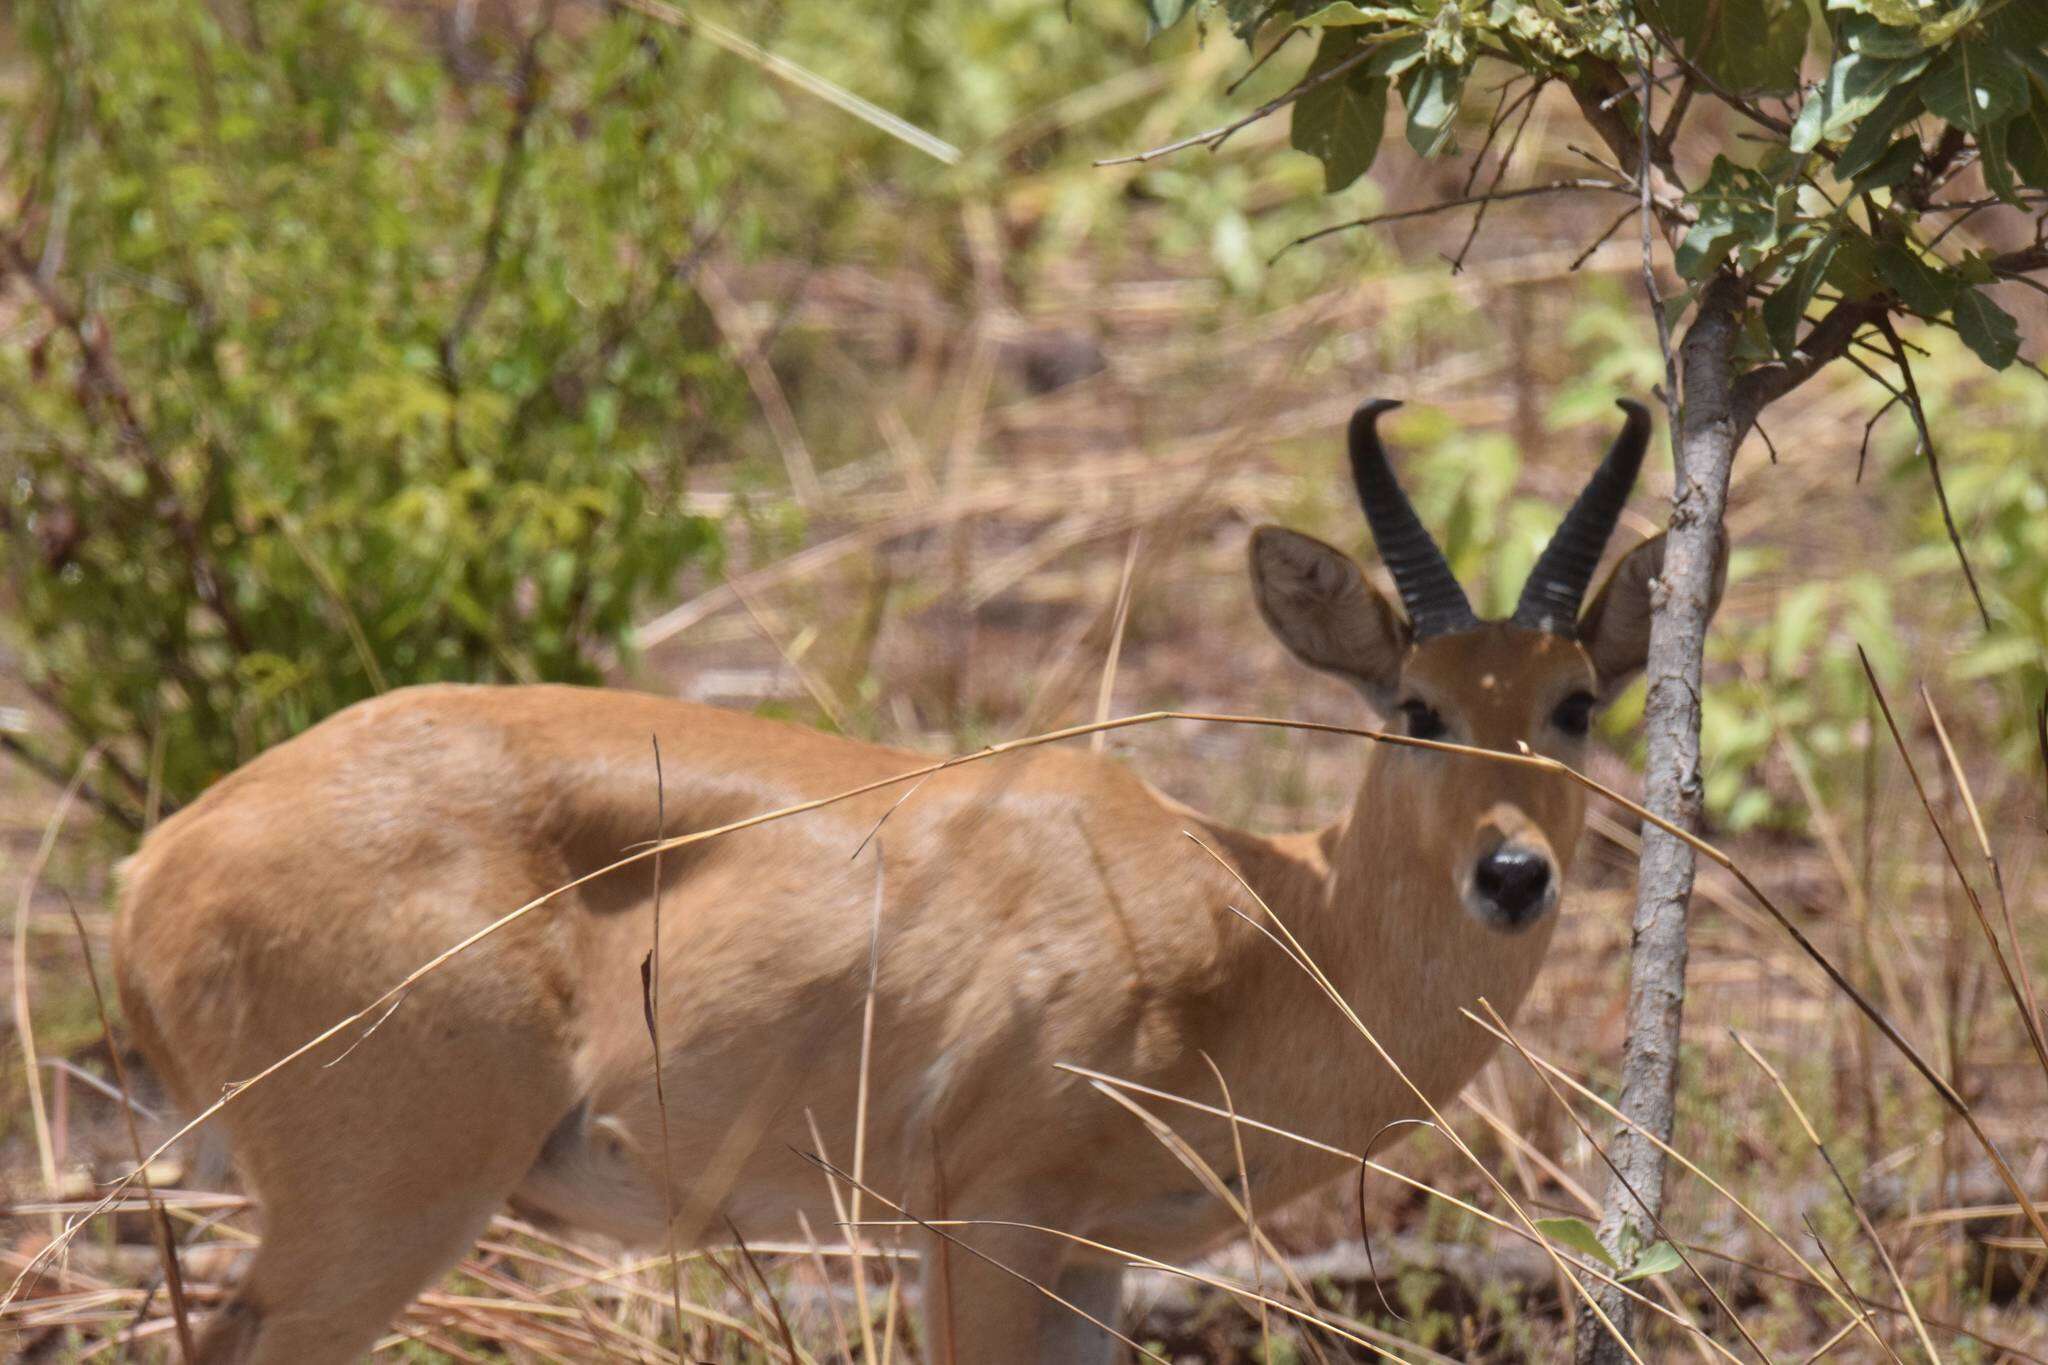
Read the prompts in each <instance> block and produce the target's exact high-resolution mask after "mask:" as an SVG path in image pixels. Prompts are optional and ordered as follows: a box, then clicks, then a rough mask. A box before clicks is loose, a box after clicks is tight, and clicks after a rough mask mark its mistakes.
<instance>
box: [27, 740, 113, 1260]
mask: <svg viewBox="0 0 2048 1365" xmlns="http://www.w3.org/2000/svg"><path fill="white" fill-rule="evenodd" d="M99 755H100V746H99V745H97V744H95V745H94V746H93V747H92V748H90V749H87V750H86V751H85V756H84V757H83V758H81V759H79V760H78V767H77V768H76V769H75V770H74V771H73V772H72V774H71V780H70V781H69V782H68V783H66V784H65V786H64V790H63V791H62V792H61V793H59V794H58V797H57V804H56V805H54V806H52V807H51V808H50V818H49V819H48V820H47V821H46V822H44V825H43V837H42V839H41V840H40V841H39V842H38V843H37V844H36V851H35V854H34V856H32V857H31V858H30V859H29V862H28V870H27V871H26V872H24V873H23V874H22V878H21V892H20V894H19V895H18V896H17V897H16V898H15V902H14V964H13V965H14V1032H15V1036H16V1037H17V1038H19V1039H20V1040H21V1068H22V1078H23V1080H24V1081H25V1082H26V1083H27V1085H28V1112H29V1129H30V1131H31V1132H33V1133H34V1134H35V1140H36V1165H37V1167H38V1168H39V1171H40V1173H41V1175H42V1177H43V1189H44V1191H45V1192H46V1193H48V1195H49V1197H50V1198H52V1199H57V1198H60V1197H62V1193H63V1191H62V1188H61V1186H60V1185H59V1183H58V1180H57V1151H56V1148H55V1147H54V1146H53V1145H52V1144H51V1141H50V1114H49V1109H48V1107H47V1106H46V1105H45V1103H44V1101H43V1069H42V1066H41V1065H40V1064H39V1063H38V1062H37V1060H36V1025H35V1016H34V1015H33V1014H32V1013H31V1012H30V1010H29V1003H28V920H29V915H30V914H31V913H32V912H33V909H34V904H35V898H36V888H37V887H38V886H39V885H41V883H42V880H43V871H44V869H45V868H47V867H48V866H49V865H50V855H51V854H53V853H55V852H56V850H57V836H58V835H59V834H61V833H62V832H63V829H64V822H65V820H67V819H68V818H70V815H71V807H72V806H73V805H75V804H76V803H77V801H78V793H79V792H80V790H82V789H83V788H84V786H85V779H86V778H88V777H90V776H91V775H92V770H93V767H94V765H95V764H97V763H98V762H99ZM50 1236H51V1238H52V1243H51V1244H52V1245H55V1244H56V1243H57V1242H58V1241H61V1240H62V1239H63V1236H64V1225H63V1222H62V1220H61V1219H60V1218H58V1216H57V1215H56V1214H54V1213H53V1214H51V1215H50ZM9 1297H10V1298H11V1297H12V1295H10V1296H9Z"/></svg>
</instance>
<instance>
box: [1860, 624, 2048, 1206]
mask: <svg viewBox="0 0 2048 1365" xmlns="http://www.w3.org/2000/svg"><path fill="white" fill-rule="evenodd" d="M1856 657H1857V659H1858V660H1860V661H1861V662H1862V664H1863V676H1864V678H1865V679H1867V680H1868V681H1869V683H1870V691H1871V695H1872V696H1874V697H1876V698H1877V709H1878V711H1879V712H1880V713H1882V714H1883V716H1884V724H1885V728H1886V729H1887V730H1889V731H1891V736H1892V744H1893V746H1894V747H1895V748H1897V749H1898V751H1899V758H1900V759H1901V760H1902V761H1903V762H1904V763H1905V765H1906V775H1907V776H1908V777H1910V778H1911V779H1912V780H1913V792H1914V794H1915V795H1917V796H1918V797H1919V798H1920V807H1921V809H1922V810H1924V811H1926V812H1927V823H1928V824H1929V825H1930V826H1932V827H1933V829H1934V837H1935V838H1936V839H1937V840H1938V841H1940V843H1941V851H1942V854H1943V855H1944V856H1945V857H1946V858H1947V859H1948V865H1949V867H1950V868H1951V869H1952V870H1953V871H1954V872H1955V874H1956V881H1957V883H1958V884H1959V885H1960V886H1961V887H1962V891H1963V898H1964V899H1965V900H1967V901H1968V902H1969V903H1970V909H1971V910H1972V911H1974V912H1975V914H1976V916H1977V924H1978V926H1979V927H1980V928H1981V929H1983V931H1984V941H1985V942H1986V943H1988V944H1990V945H1991V956H1992V959H1993V960H1994V961H1995V962H1997V964H1998V970H1999V972H2000V973H2002V974H2003V975H2004V977H2005V988H2006V990H2007V991H2008V992H2009V993H2010V994H2011V995H2012V998H2013V1003H2014V1004H2015V1005H2017V1006H2018V1007H2019V1009H2020V1011H2021V1013H2022V1014H2024V1015H2025V1016H2026V1025H2027V1041H2028V1042H2030V1043H2032V1044H2033V1045H2034V1058H2035V1060H2036V1061H2038V1062H2039V1063H2040V1064H2041V1074H2042V1075H2043V1076H2044V1077H2048V1042H2044V1041H2043V1039H2042V1037H2041V1021H2040V1020H2038V1019H2036V1018H2035V1017H2034V1012H2033V1010H2032V1009H2030V1008H2028V1004H2027V996H2026V994H2025V993H2023V992H2022V991H2021V990H2020V986H2019V981H2018V980H2017V979H2016V978H2015V977H2014V976H2013V970H2012V963H2011V962H2010V961H2008V960H2007V958H2006V955H2005V948H2004V946H2003V945H2002V944H2001V943H2000V942H1999V938H1998V931H1997V930H1995V929H1993V928H1992V927H1991V916H1990V915H1989V914H1987V913H1986V912H1985V909H1984V901H1983V898H1982V897H1980V896H1979V895H1978V894H1977V888H1976V887H1975V886H1973V885H1971V884H1970V878H1969V874H1968V873H1966V872H1964V871H1963V863H1962V859H1961V858H1960V857H1958V856H1957V855H1956V848H1955V845H1954V844H1953V843H1951V842H1950V841H1949V837H1948V830H1947V828H1946V827H1945V826H1944V825H1943V824H1942V823H1941V817H1940V816H1938V815H1936V814H1935V811H1934V802H1933V800H1932V799H1931V798H1930V797H1929V796H1928V795H1927V788H1926V785H1925V784H1924V783H1922V782H1921V781H1920V768H1919V765H1918V764H1916V763H1914V762H1913V754H1912V751H1911V750H1909V749H1908V748H1907V747H1906V738H1905V736H1904V735H1902V734H1900V733H1899V723H1898V721H1897V720H1896V719H1895V718H1894V717H1893V716H1892V706H1891V702H1890V701H1888V700H1887V699H1886V698H1885V695H1884V688H1883V687H1882V686H1880V685H1879V684H1878V681H1877V670H1876V669H1874V668H1872V667H1871V665H1870V656H1869V655H1868V654H1866V653H1864V652H1863V646H1862V645H1858V646H1856ZM1922 695H1925V694H1924V692H1923V694H1922ZM1931 705H1932V703H1931V702H1930V707H1931ZM1938 724H1939V722H1938V721H1937V725H1938ZM1944 743H1945V741H1944ZM2014 946H2015V947H2017V946H2018V944H2017V941H2015V945H2014ZM1958 1098H1960V1097H1958ZM1972 1126H1973V1127H1974V1126H1975V1125H1974V1124H1973V1125H1972ZM1999 1162H2000V1164H2001V1165H2003V1160H2002V1159H1999ZM2014 1191H2015V1193H2016V1194H2017V1196H2018V1198H2019V1199H2020V1202H2021V1203H2023V1204H2027V1205H2028V1206H2029V1213H2028V1217H2029V1219H2030V1221H2032V1222H2033V1224H2034V1231H2036V1232H2038V1233H2040V1234H2041V1242H2042V1244H2043V1245H2044V1246H2048V1225H2044V1224H2043V1223H2042V1221H2041V1215H2040V1213H2039V1212H2038V1211H2037V1210H2034V1209H2033V1208H2032V1203H2031V1201H2030V1200H2028V1199H2027V1197H2026V1194H2025V1192H2024V1191H2021V1190H2020V1189H2019V1186H2018V1182H2017V1181H2015V1182H2014Z"/></svg>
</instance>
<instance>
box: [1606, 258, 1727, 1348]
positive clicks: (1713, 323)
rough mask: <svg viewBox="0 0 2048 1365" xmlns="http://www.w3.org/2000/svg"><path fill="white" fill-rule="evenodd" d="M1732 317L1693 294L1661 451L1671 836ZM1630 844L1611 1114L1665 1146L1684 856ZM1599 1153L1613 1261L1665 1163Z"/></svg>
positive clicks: (1720, 448)
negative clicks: (1631, 877)
mask: <svg viewBox="0 0 2048 1365" xmlns="http://www.w3.org/2000/svg"><path fill="white" fill-rule="evenodd" d="M1741 305H1742V293H1741V289H1740V287H1739V286H1738V285H1737V284H1736V283H1735V282H1734V281H1733V280H1731V279H1730V278H1728V277H1726V276H1723V277H1720V278H1717V279H1716V280H1715V281H1713V282H1712V283H1711V284H1710V285H1709V286H1708V287H1707V289H1706V290H1705V291H1703V292H1702V294H1701V296H1700V302H1699V313H1698V316H1697V317H1696V318H1695V319H1694V321H1693V324H1692V326H1691V327H1690V328H1689V329H1688V330H1687V332H1686V336H1685V341H1684V342H1683V344H1682V345H1681V346H1680V348H1679V360H1680V365H1681V371H1682V374H1681V378H1682V382H1683V404H1682V406H1681V408H1680V412H1679V430H1678V432H1677V434H1676V437H1675V439H1674V441H1673V456H1674V460H1675V467H1676V474H1677V477H1676V479H1675V481H1674V485H1673V488H1672V494H1671V531H1670V537H1669V539H1668V540H1667V541H1666V544H1665V552H1664V571H1663V574H1662V576H1661V579H1660V582H1661V587H1660V589H1659V590H1658V591H1657V592H1656V593H1655V595H1654V596H1653V598H1652V606H1653V611H1652V616H1651V624H1650V655H1649V666H1648V674H1649V696H1648V698H1647V700H1646V701H1645V704H1644V708H1643V728H1644V732H1645V738H1646V741H1647V747H1648V760H1647V771H1646V773H1645V777H1644V798H1643V804H1644V805H1645V806H1647V807H1648V808H1649V809H1650V810H1651V811H1653V812H1655V813H1656V814H1657V815H1659V816H1661V817H1663V818H1664V819H1666V820H1669V821H1671V822H1672V823H1673V824H1675V825H1677V826H1678V827H1680V828H1681V829H1690V828H1692V827H1693V826H1694V825H1695V824H1696V823H1697V821H1698V819H1699V812H1700V660H1701V651H1702V648H1703V646H1704V643H1705V637H1706V627H1707V616H1708V613H1709V611H1710V609H1711V605H1712V601H1713V596H1714V579H1715V574H1716V572H1717V570H1718V561H1719V559H1720V556H1721V555H1722V554H1723V553H1724V552H1725V546H1726V541H1725V537H1724V533H1723V531H1722V529H1721V517H1722V512H1723V511H1724V509H1725V508H1726V506H1727V501H1728V474H1729V470H1730V468H1731V467H1732V466H1733V465H1734V463H1735V450H1736V447H1737V446H1738V445H1740V444H1741V440H1742V433H1743V430H1744V429H1745V428H1746V427H1747V426H1748V420H1747V418H1746V416H1744V415H1743V414H1741V413H1739V412H1738V408H1737V403H1736V386H1735V373H1734V363H1733V362H1734V350H1735V340H1736V335H1737V331H1738V320H1739V317H1740V311H1741ZM1642 836H1643V854H1642V862H1641V866H1640V873H1639V878H1638V881H1637V888H1636V912H1635V943H1634V951H1633V956H1632V958H1631V960H1630V964H1629V997H1628V1045H1627V1051H1626V1054H1625V1056H1624V1059H1623V1061H1622V1069H1621V1084H1622V1089H1621V1110H1622V1112H1623V1113H1624V1114H1626V1115H1627V1116H1628V1117H1629V1118H1630V1119H1631V1120H1633V1121H1634V1122H1636V1123H1639V1124H1641V1125H1642V1126H1643V1127H1644V1128H1645V1129H1647V1130H1648V1131H1650V1132H1652V1133H1655V1134H1656V1135H1657V1136H1658V1137H1659V1138H1661V1139H1664V1140H1666V1141H1668V1140H1669V1139H1670V1137H1671V1120H1672V1106H1673V1101H1674V1099H1675V1097H1676V1094H1677V1089H1678V1041H1679V1023H1680V1016H1681V1012H1682V1010H1683V1007H1684V1004H1685V952H1686V941H1685V919H1686V904H1687V902H1688V900H1689V899H1690V898H1691V896H1692V881H1693V852H1692V849H1691V847H1690V846H1688V845H1687V844H1685V843H1684V842H1682V841H1681V840H1678V839H1675V838H1673V837H1672V836H1671V835H1669V834H1667V833H1665V832H1664V831H1663V830H1661V829H1658V828H1657V827H1656V826H1654V825H1649V824H1645V825H1644V826H1643V830H1642ZM1608 1152H1609V1155H1610V1156H1611V1157H1612V1158H1613V1161H1614V1165H1615V1166H1616V1168H1618V1170H1619V1172H1620V1178H1619V1179H1614V1180H1611V1181H1610V1184H1609V1187H1608V1192H1607V1205H1606V1213H1605V1215H1604V1216H1603V1217H1602V1219H1601V1221H1600V1240H1601V1242H1602V1243H1604V1244H1605V1245H1606V1246H1607V1247H1608V1249H1609V1250H1610V1251H1613V1252H1614V1253H1615V1256H1616V1258H1617V1259H1618V1260H1622V1261H1624V1263H1625V1262H1626V1259H1627V1249H1628V1248H1630V1247H1642V1246H1644V1245H1646V1244H1648V1243H1649V1242H1652V1241H1654V1240H1656V1232H1655V1230H1654V1225H1653V1222H1652V1220H1653V1219H1654V1218H1656V1217H1658V1216H1659V1215H1660V1214H1661V1212H1662V1209H1663V1203H1664V1154H1663V1153H1662V1152H1661V1151H1659V1150H1658V1149H1657V1148H1656V1147H1655V1146H1654V1145H1652V1144H1651V1143H1650V1142H1648V1141H1647V1140H1645V1139H1644V1138H1643V1137H1642V1136H1641V1135H1640V1134H1638V1133H1636V1132H1634V1131H1633V1130H1630V1129H1627V1128H1623V1129H1620V1130H1619V1131H1617V1132H1616V1134H1615V1136H1614V1139H1613V1143H1612V1145H1611V1146H1610V1147H1609V1149H1608ZM1593 1288H1594V1293H1595V1297H1596V1298H1597V1299H1598V1301H1599V1303H1600V1307H1601V1309H1602V1310H1603V1311H1604V1312H1605V1313H1606V1314H1607V1316H1608V1318H1609V1319H1610V1320H1612V1321H1613V1323H1614V1324H1615V1326H1616V1327H1617V1328H1619V1329H1620V1330H1621V1331H1622V1332H1623V1333H1624V1334H1627V1333H1629V1331H1630V1329H1631V1320H1632V1318H1633V1313H1632V1311H1631V1310H1632V1301H1631V1300H1630V1299H1628V1298H1627V1297H1625V1296H1624V1295H1622V1294H1620V1293H1617V1292H1616V1291H1615V1290H1614V1289H1612V1288H1611V1287H1607V1286H1601V1285H1595V1286H1594V1287H1593ZM1626 1359H1627V1356H1626V1355H1625V1354H1624V1353H1623V1351H1622V1349H1621V1347H1620V1346H1619V1345H1618V1344H1617V1343H1616V1342H1615V1340H1614V1338H1613V1337H1612V1336H1611V1335H1609V1333H1608V1331H1607V1329H1606V1328H1605V1327H1603V1326H1602V1325H1601V1324H1600V1322H1599V1320H1598V1319H1597V1318H1595V1317H1594V1316H1593V1314H1592V1312H1591V1311H1590V1310H1589V1309H1584V1308H1582V1309H1581V1310H1580V1313H1579V1321H1578V1360H1579V1365H1621V1362H1623V1361H1625V1360H1626Z"/></svg>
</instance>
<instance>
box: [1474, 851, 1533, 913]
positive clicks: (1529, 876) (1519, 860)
mask: <svg viewBox="0 0 2048 1365" xmlns="http://www.w3.org/2000/svg"><path fill="white" fill-rule="evenodd" d="M1472 885H1473V889H1474V890H1476V891H1478V892H1479V894H1480V895H1481V896H1484V897H1485V898H1486V899H1487V900H1489V901H1491V902H1492V903H1493V905H1494V906H1495V907H1496V908H1497V909H1499V911H1500V912H1501V913H1502V914H1503V915H1505V916H1507V918H1508V919H1510V920H1520V919H1523V918H1525V917H1526V916H1528V915H1529V914H1530V913H1531V912H1532V911H1534V910H1536V909H1537V908H1538V907H1540V906H1541V905H1542V904H1543V898H1544V893H1545V892H1546V891H1548V890H1549V889H1550V859H1548V858H1546V857H1545V856H1543V855H1542V854H1541V853H1538V852H1537V851H1536V850H1534V849H1530V848H1521V847H1519V846H1517V845H1515V844H1502V845H1501V846H1500V847H1499V848H1497V849H1495V850H1494V851H1493V852H1491V853H1489V854H1487V855H1486V856H1485V857H1484V858H1481V859H1480V860H1479V866H1478V867H1477V868H1475V869H1474V870H1473V874H1472Z"/></svg>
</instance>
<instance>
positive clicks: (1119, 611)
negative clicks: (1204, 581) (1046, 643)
mask: <svg viewBox="0 0 2048 1365" xmlns="http://www.w3.org/2000/svg"><path fill="white" fill-rule="evenodd" d="M1144 539H1145V534H1144V532H1142V531H1133V532H1132V533H1131V544H1130V548H1129V549H1127V550H1125V551H1124V571H1123V577H1122V578H1121V579H1120V580H1119V581H1118V583H1117V588H1116V615H1115V617H1114V618H1113V619H1112V620H1111V621H1110V626H1109V655H1108V657H1107V658H1105V659H1104V660H1103V661H1102V685H1101V686H1100V687H1099V688H1097V689H1096V693H1095V719H1096V720H1097V721H1098V722H1100V721H1105V720H1108V719H1109V703H1110V699H1111V697H1113V696H1114V695H1115V693H1116V666H1117V661H1118V659H1120V658H1122V657H1123V652H1124V628H1125V626H1127V625H1129V624H1130V619H1131V577H1132V573H1133V572H1134V571H1135V570H1136V569H1137V567H1138V546H1139V545H1140V544H1142V543H1143V542H1144ZM1108 739H1109V733H1108V731H1106V730H1097V731H1096V732H1095V733H1094V734H1092V735H1090V736H1089V737H1088V747H1089V749H1091V750H1092V751H1094V752H1095V753H1098V754H1099V753H1101V752H1102V748H1103V745H1104V744H1105V743H1106V742H1107V741H1108Z"/></svg>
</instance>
